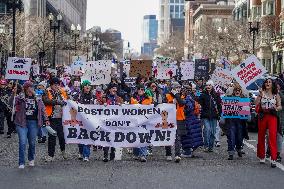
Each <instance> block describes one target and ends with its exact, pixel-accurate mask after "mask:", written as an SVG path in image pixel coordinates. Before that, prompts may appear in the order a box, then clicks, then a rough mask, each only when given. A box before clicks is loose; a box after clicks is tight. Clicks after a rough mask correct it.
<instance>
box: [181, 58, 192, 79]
mask: <svg viewBox="0 0 284 189" xmlns="http://www.w3.org/2000/svg"><path fill="white" fill-rule="evenodd" d="M194 66H195V65H194V62H182V63H180V68H181V74H182V78H181V80H193V79H194V69H195V67H194Z"/></svg>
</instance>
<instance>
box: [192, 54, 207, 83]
mask: <svg viewBox="0 0 284 189" xmlns="http://www.w3.org/2000/svg"><path fill="white" fill-rule="evenodd" d="M208 73H209V59H195V71H194V75H195V77H196V78H208V76H209V75H208Z"/></svg>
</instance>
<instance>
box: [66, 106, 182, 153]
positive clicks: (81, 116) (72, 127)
mask: <svg viewBox="0 0 284 189" xmlns="http://www.w3.org/2000/svg"><path fill="white" fill-rule="evenodd" d="M62 120H63V121H62V123H63V128H64V137H65V141H66V143H67V144H70V143H71V144H74V143H77V144H85V145H97V146H109V147H130V148H131V147H143V146H150V145H152V146H172V145H173V144H174V142H175V138H176V128H177V123H176V108H175V105H174V104H159V105H158V106H156V107H154V105H140V104H139V105H138V104H137V105H121V106H118V105H109V106H104V105H84V104H79V103H77V102H74V101H68V103H67V106H64V108H63V117H62Z"/></svg>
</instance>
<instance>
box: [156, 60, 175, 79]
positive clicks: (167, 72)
mask: <svg viewBox="0 0 284 189" xmlns="http://www.w3.org/2000/svg"><path fill="white" fill-rule="evenodd" d="M156 65H157V76H156V78H157V79H171V76H172V77H173V76H175V75H176V70H177V69H178V67H177V64H176V62H172V61H171V60H166V61H165V62H164V61H160V60H157V61H156Z"/></svg>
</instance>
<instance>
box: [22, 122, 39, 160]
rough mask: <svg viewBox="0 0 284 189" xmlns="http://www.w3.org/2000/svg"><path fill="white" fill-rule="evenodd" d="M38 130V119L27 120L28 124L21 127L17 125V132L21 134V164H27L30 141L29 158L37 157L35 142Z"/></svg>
mask: <svg viewBox="0 0 284 189" xmlns="http://www.w3.org/2000/svg"><path fill="white" fill-rule="evenodd" d="M37 131H38V125H37V120H27V126H26V127H21V126H18V125H17V133H18V136H19V165H25V153H26V144H27V141H28V142H29V150H28V160H29V161H32V160H34V159H35V144H36V136H37Z"/></svg>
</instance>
